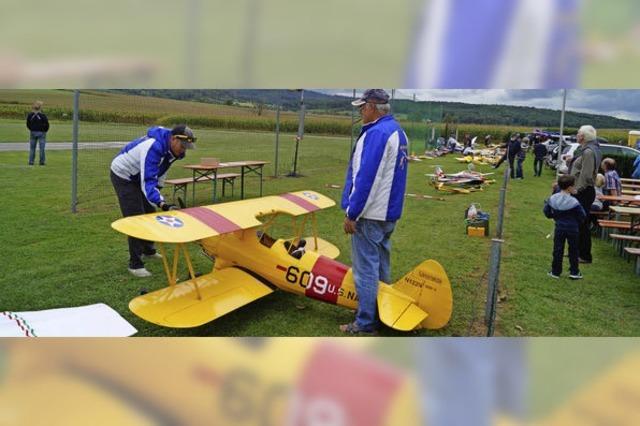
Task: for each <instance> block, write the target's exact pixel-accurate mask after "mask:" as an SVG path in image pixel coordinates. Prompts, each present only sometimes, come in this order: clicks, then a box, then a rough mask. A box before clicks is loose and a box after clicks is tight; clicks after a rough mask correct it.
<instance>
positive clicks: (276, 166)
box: [273, 104, 280, 177]
mask: <svg viewBox="0 0 640 426" xmlns="http://www.w3.org/2000/svg"><path fill="white" fill-rule="evenodd" d="M279 147H280V104H278V108H277V109H276V156H275V157H276V158H275V161H274V170H273V176H274V177H278V152H279V150H280V148H279Z"/></svg>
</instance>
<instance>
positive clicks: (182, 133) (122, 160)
mask: <svg viewBox="0 0 640 426" xmlns="http://www.w3.org/2000/svg"><path fill="white" fill-rule="evenodd" d="M195 140H196V138H195V137H194V136H193V131H192V130H191V129H190V128H189V127H187V126H185V125H184V124H181V125H178V126H175V127H174V128H173V129H171V130H169V129H165V128H164V127H151V128H150V129H149V130H148V131H147V134H146V135H145V136H143V137H141V138H138V139H136V140H134V141H133V142H129V143H128V144H127V145H126V146H125V147H124V148H122V150H121V151H120V152H119V153H118V155H116V157H115V158H114V159H113V161H112V162H111V183H112V184H113V188H114V189H115V191H116V194H117V196H118V202H119V203H120V210H121V211H122V215H123V216H124V217H128V216H135V215H139V214H144V213H153V212H155V211H156V209H155V207H159V208H161V209H162V210H163V211H169V210H174V209H175V208H176V206H174V205H173V204H168V203H166V202H165V200H164V197H163V196H162V194H161V193H160V188H162V186H163V183H164V178H165V176H166V174H167V171H168V170H169V167H171V164H173V162H174V161H176V160H181V159H183V158H184V156H185V152H186V150H187V149H190V148H195V145H194V143H195ZM143 256H146V257H151V258H153V257H157V258H161V257H162V256H161V255H160V254H159V253H156V249H155V247H154V246H153V243H152V242H150V241H145V240H140V239H138V238H133V237H129V272H130V273H131V274H132V275H134V276H136V277H140V278H143V277H149V276H151V272H149V271H147V269H146V268H145V267H144V262H143V261H142V257H143Z"/></svg>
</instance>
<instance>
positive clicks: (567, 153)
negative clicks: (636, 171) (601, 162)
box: [555, 143, 640, 176]
mask: <svg viewBox="0 0 640 426" xmlns="http://www.w3.org/2000/svg"><path fill="white" fill-rule="evenodd" d="M579 148H580V144H578V143H571V144H568V145H567V146H565V147H564V148H563V150H562V154H561V155H560V166H559V167H558V169H559V171H560V173H563V174H564V173H567V172H568V164H567V161H568V160H570V159H572V158H573V157H575V156H576V154H577V150H578V149H579ZM600 151H601V152H602V158H606V157H611V158H613V159H615V160H616V162H617V163H618V164H619V166H618V169H619V172H621V173H620V175H621V176H622V175H626V174H627V173H625V170H622V167H621V166H622V164H620V163H621V162H625V163H633V161H634V160H635V158H636V157H637V156H638V155H640V151H639V150H637V149H634V148H631V147H628V146H622V145H612V144H608V143H601V144H600ZM557 155H558V151H557V150H555V156H556V157H555V158H557Z"/></svg>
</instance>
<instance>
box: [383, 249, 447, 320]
mask: <svg viewBox="0 0 640 426" xmlns="http://www.w3.org/2000/svg"><path fill="white" fill-rule="evenodd" d="M393 288H394V290H399V291H400V292H402V293H404V294H406V295H407V296H409V297H411V298H413V299H415V300H416V302H417V305H418V307H419V308H420V309H422V310H423V311H424V312H426V313H427V314H428V316H427V317H426V318H425V319H424V320H423V321H422V323H421V326H422V327H424V328H428V329H438V328H442V327H444V326H445V325H447V323H448V322H449V319H450V318H451V312H452V311H453V294H452V292H451V283H450V282H449V277H448V276H447V273H446V271H445V270H444V268H443V267H442V265H440V263H438V262H436V261H435V260H425V261H424V262H422V263H421V264H420V265H418V266H417V267H416V268H415V269H413V270H412V271H411V272H409V273H408V274H407V275H405V276H404V277H402V278H401V279H400V280H399V281H397V282H396V283H395V284H393Z"/></svg>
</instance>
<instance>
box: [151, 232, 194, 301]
mask: <svg viewBox="0 0 640 426" xmlns="http://www.w3.org/2000/svg"><path fill="white" fill-rule="evenodd" d="M158 245H159V246H160V253H161V254H162V266H164V272H165V274H166V275H167V281H168V282H169V286H175V285H176V282H177V281H178V260H179V258H180V250H182V253H183V255H184V259H185V262H186V263H187V268H189V275H190V276H191V282H193V285H194V287H195V290H196V296H197V298H198V300H202V295H201V294H200V288H199V287H198V281H197V278H196V275H195V273H194V271H193V264H192V263H191V256H190V255H189V250H188V249H187V246H186V244H183V243H178V244H176V246H175V249H174V250H173V265H172V266H173V268H172V270H171V271H169V263H168V262H167V250H166V249H165V248H164V244H163V243H158Z"/></svg>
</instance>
